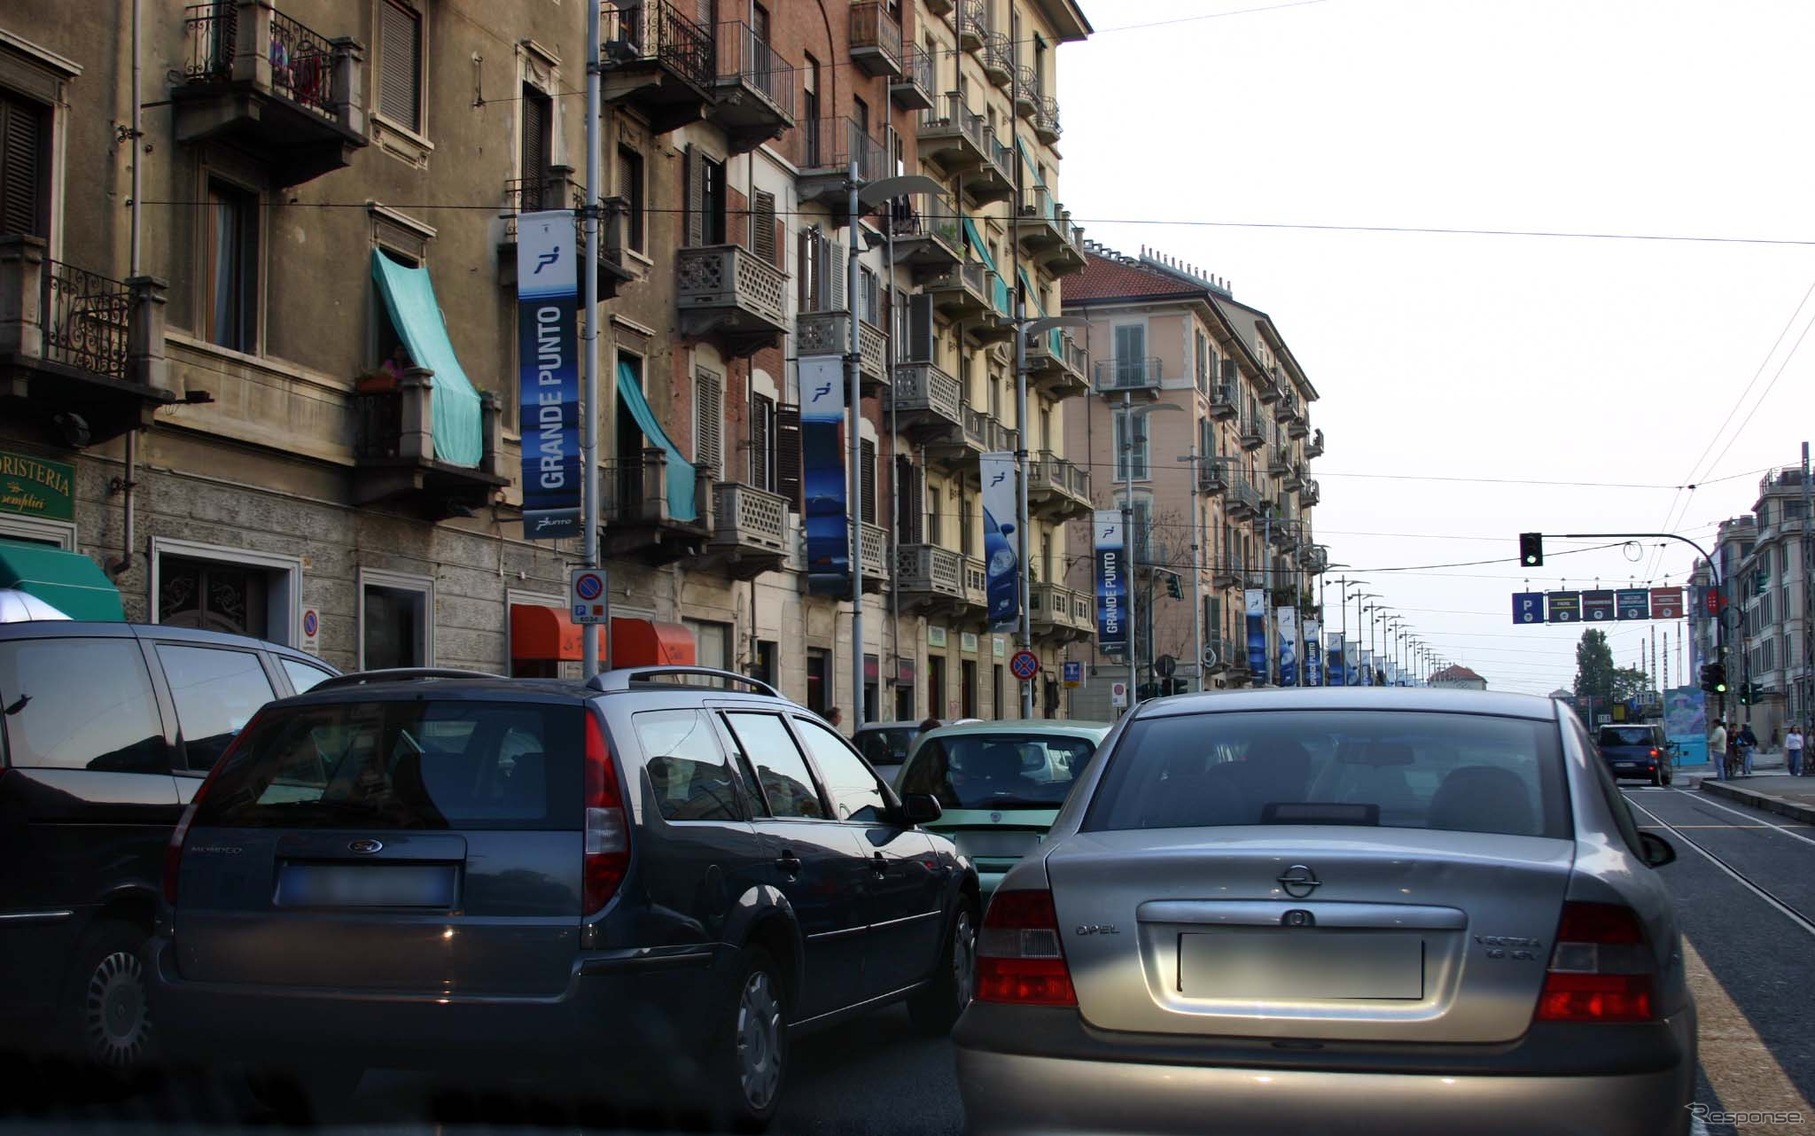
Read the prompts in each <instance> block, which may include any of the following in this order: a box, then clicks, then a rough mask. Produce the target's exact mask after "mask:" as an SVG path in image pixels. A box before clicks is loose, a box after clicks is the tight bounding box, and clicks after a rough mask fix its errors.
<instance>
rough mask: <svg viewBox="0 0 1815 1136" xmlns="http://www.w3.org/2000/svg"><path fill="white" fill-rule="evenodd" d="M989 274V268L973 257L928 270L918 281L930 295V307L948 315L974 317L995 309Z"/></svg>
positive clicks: (921, 288)
mask: <svg viewBox="0 0 1815 1136" xmlns="http://www.w3.org/2000/svg"><path fill="white" fill-rule="evenodd" d="M989 277H990V272H989V270H988V269H987V268H985V267H983V265H981V264H979V263H977V262H976V261H971V262H969V263H966V264H955V265H953V266H951V267H950V268H946V269H944V270H942V271H939V272H934V273H930V274H928V275H927V276H926V277H925V278H923V279H922V280H921V281H920V290H921V291H923V292H925V293H926V294H928V295H930V296H931V297H932V298H933V307H935V308H937V309H938V310H939V312H940V313H941V314H943V315H944V316H945V317H946V318H947V319H954V320H968V319H976V318H977V317H978V316H982V315H986V314H988V313H990V312H991V311H993V310H994V308H993V306H992V304H993V301H992V299H991V297H990V280H989Z"/></svg>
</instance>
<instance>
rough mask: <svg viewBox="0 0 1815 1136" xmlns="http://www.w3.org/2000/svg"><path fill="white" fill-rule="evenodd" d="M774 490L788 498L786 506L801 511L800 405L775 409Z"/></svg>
mask: <svg viewBox="0 0 1815 1136" xmlns="http://www.w3.org/2000/svg"><path fill="white" fill-rule="evenodd" d="M775 492H777V493H779V494H781V495H782V496H783V497H786V498H787V499H788V508H790V509H793V510H794V511H795V512H797V513H798V512H800V511H801V500H800V407H798V406H783V407H778V408H776V411H775Z"/></svg>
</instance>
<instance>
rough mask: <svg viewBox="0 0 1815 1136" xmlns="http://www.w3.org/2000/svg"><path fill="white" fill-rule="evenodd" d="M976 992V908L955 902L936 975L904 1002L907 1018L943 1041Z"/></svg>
mask: <svg viewBox="0 0 1815 1136" xmlns="http://www.w3.org/2000/svg"><path fill="white" fill-rule="evenodd" d="M976 990H977V914H976V905H975V904H974V903H972V902H971V900H970V899H969V897H966V898H963V899H961V900H959V902H958V910H956V911H955V912H953V913H952V918H951V921H950V923H949V925H948V926H947V928H946V934H945V947H944V949H943V950H941V951H940V952H939V969H938V971H937V972H936V973H935V974H934V975H933V977H932V979H931V980H930V981H929V982H927V984H926V985H925V986H922V987H921V988H920V989H919V990H916V991H915V992H914V993H913V994H912V995H911V996H910V997H909V998H908V1017H909V1019H910V1020H912V1022H913V1023H914V1028H915V1029H917V1030H919V1031H920V1032H921V1033H923V1034H926V1035H928V1036H930V1037H944V1036H945V1035H946V1034H949V1033H950V1032H952V1026H953V1025H954V1024H955V1023H956V1022H957V1021H958V1016H959V1015H960V1014H962V1013H964V1010H965V1008H966V1007H967V1006H969V1005H970V1004H971V998H972V997H973V996H974V995H975V994H976Z"/></svg>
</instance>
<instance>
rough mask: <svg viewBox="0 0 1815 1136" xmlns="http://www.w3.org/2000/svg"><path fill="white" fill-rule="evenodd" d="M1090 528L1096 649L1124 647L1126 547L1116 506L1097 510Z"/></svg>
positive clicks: (1107, 650) (1105, 650)
mask: <svg viewBox="0 0 1815 1136" xmlns="http://www.w3.org/2000/svg"><path fill="white" fill-rule="evenodd" d="M1094 520H1095V524H1093V525H1092V527H1091V531H1092V532H1093V533H1095V534H1096V553H1097V572H1096V578H1097V650H1099V651H1102V652H1103V653H1104V654H1108V655H1119V654H1122V653H1124V652H1126V651H1127V650H1128V561H1127V555H1128V546H1127V541H1126V539H1125V533H1124V531H1123V528H1122V512H1121V510H1120V509H1098V510H1097V511H1096V514H1095V518H1094Z"/></svg>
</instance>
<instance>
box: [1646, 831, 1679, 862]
mask: <svg viewBox="0 0 1815 1136" xmlns="http://www.w3.org/2000/svg"><path fill="white" fill-rule="evenodd" d="M1639 851H1640V855H1641V856H1643V857H1644V860H1645V863H1646V864H1648V865H1650V866H1651V867H1653V868H1661V867H1663V866H1664V865H1666V864H1674V863H1676V849H1675V848H1673V847H1671V845H1670V842H1669V841H1668V840H1665V839H1664V838H1663V837H1661V836H1659V835H1658V834H1657V833H1655V832H1641V833H1639Z"/></svg>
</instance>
